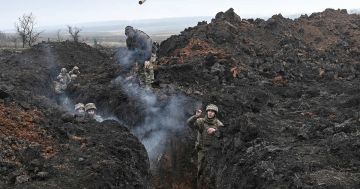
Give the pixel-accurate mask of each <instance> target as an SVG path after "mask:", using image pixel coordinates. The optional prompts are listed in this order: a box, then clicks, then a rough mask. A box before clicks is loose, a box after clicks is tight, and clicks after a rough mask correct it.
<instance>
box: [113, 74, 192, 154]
mask: <svg viewBox="0 0 360 189" xmlns="http://www.w3.org/2000/svg"><path fill="white" fill-rule="evenodd" d="M115 82H116V83H117V84H119V85H121V87H122V88H123V90H124V91H125V92H126V93H127V94H128V95H129V96H132V97H135V98H137V99H138V100H139V101H140V102H141V104H143V106H144V111H145V117H144V122H143V123H142V124H141V125H136V126H134V129H133V130H132V132H133V133H134V134H135V135H136V136H137V137H138V138H139V139H140V140H141V142H142V143H143V144H144V146H145V148H146V150H147V152H148V154H149V158H150V160H155V159H156V158H157V156H159V155H161V153H162V151H163V150H164V145H162V144H163V143H164V141H165V140H166V139H167V137H168V136H169V134H171V133H174V132H177V131H179V130H182V129H185V128H186V126H185V122H186V119H187V117H186V112H187V109H186V107H185V106H184V105H185V104H188V103H189V102H190V99H189V98H187V97H185V96H182V95H173V96H170V97H168V98H167V99H166V100H160V99H159V98H158V97H157V96H156V95H155V94H154V93H153V92H152V91H150V90H145V89H143V88H141V87H140V86H139V85H137V84H135V83H133V82H131V81H127V80H125V79H124V78H122V77H121V76H119V77H118V78H117V79H116V80H115Z"/></svg>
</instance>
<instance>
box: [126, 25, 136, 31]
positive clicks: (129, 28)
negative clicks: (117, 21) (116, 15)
mask: <svg viewBox="0 0 360 189" xmlns="http://www.w3.org/2000/svg"><path fill="white" fill-rule="evenodd" d="M133 29H134V28H133V27H132V26H126V27H125V31H126V30H133Z"/></svg>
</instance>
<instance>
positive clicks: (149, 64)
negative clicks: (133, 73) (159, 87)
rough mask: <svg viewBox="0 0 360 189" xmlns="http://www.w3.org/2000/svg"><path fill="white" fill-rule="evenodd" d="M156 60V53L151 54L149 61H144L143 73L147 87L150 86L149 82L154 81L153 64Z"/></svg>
mask: <svg viewBox="0 0 360 189" xmlns="http://www.w3.org/2000/svg"><path fill="white" fill-rule="evenodd" d="M155 61H156V54H154V53H153V54H152V55H151V58H150V61H145V66H144V73H145V86H146V87H147V88H149V87H151V84H153V83H154V80H155V77H154V64H155Z"/></svg>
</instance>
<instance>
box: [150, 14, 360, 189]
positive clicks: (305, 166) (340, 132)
mask: <svg viewBox="0 0 360 189" xmlns="http://www.w3.org/2000/svg"><path fill="white" fill-rule="evenodd" d="M359 48H360V16H359V15H355V14H347V12H346V10H332V9H327V10H325V11H324V12H321V13H314V14H312V15H310V16H308V15H303V16H301V17H300V18H298V19H295V20H291V19H287V18H283V17H282V16H281V15H274V16H273V17H272V18H270V19H268V20H267V21H265V20H261V19H256V20H252V19H248V20H247V19H241V18H240V17H239V16H238V15H236V14H235V13H234V11H233V9H229V10H228V11H226V12H220V13H218V14H217V15H216V17H215V18H214V19H213V20H212V21H211V23H209V24H207V23H206V22H199V23H198V25H197V26H195V27H193V28H188V29H186V30H185V31H183V32H182V33H181V34H180V35H177V36H172V37H170V38H169V39H167V40H166V41H164V42H162V44H161V48H160V63H159V64H160V65H159V66H158V69H157V79H158V80H159V82H160V83H161V85H163V86H165V85H167V84H168V85H175V86H176V87H177V90H180V91H182V92H183V93H185V94H187V95H189V96H192V97H193V98H195V99H198V100H200V101H202V102H203V104H204V105H206V104H207V103H215V104H217V105H218V106H219V108H220V114H219V115H218V117H219V119H220V120H221V121H223V122H224V124H225V126H226V127H225V128H224V129H223V130H222V137H221V138H220V139H219V140H218V141H215V142H214V143H213V145H212V149H211V150H210V151H209V152H208V154H207V155H206V157H207V158H206V168H205V171H204V173H203V175H202V176H201V178H200V179H199V184H200V185H201V188H221V189H224V188H359V187H360V169H359V167H360V119H359V118H360V114H359V111H360V95H359V93H360V78H359V76H360V64H359V60H360V49H359ZM193 108H194V109H195V108H196V107H195V106H194V107H193ZM189 116H190V115H189ZM174 140H176V139H174ZM177 140H180V139H177ZM184 148H188V147H184ZM178 155H180V156H182V158H184V159H188V160H189V161H190V160H191V158H195V157H196V156H195V155H194V154H193V153H191V152H190V151H188V153H181V154H178ZM179 170H180V169H179ZM170 175H171V174H170ZM176 177H177V175H176V174H175V173H173V178H176ZM194 177H195V175H194V174H193V175H192V178H194ZM177 180H179V179H175V181H174V183H176V181H177ZM184 180H189V178H186V179H184ZM162 186H163V188H171V187H172V188H176V187H173V185H172V183H170V184H168V185H167V186H164V185H162ZM187 186H189V185H187ZM193 186H194V184H193V185H192V186H189V188H190V187H193Z"/></svg>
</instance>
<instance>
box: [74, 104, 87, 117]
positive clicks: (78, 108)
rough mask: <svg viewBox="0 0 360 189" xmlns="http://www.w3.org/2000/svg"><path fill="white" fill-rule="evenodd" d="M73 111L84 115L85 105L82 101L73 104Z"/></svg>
mask: <svg viewBox="0 0 360 189" xmlns="http://www.w3.org/2000/svg"><path fill="white" fill-rule="evenodd" d="M75 112H76V114H78V115H85V106H84V104H83V103H77V104H75Z"/></svg>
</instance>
